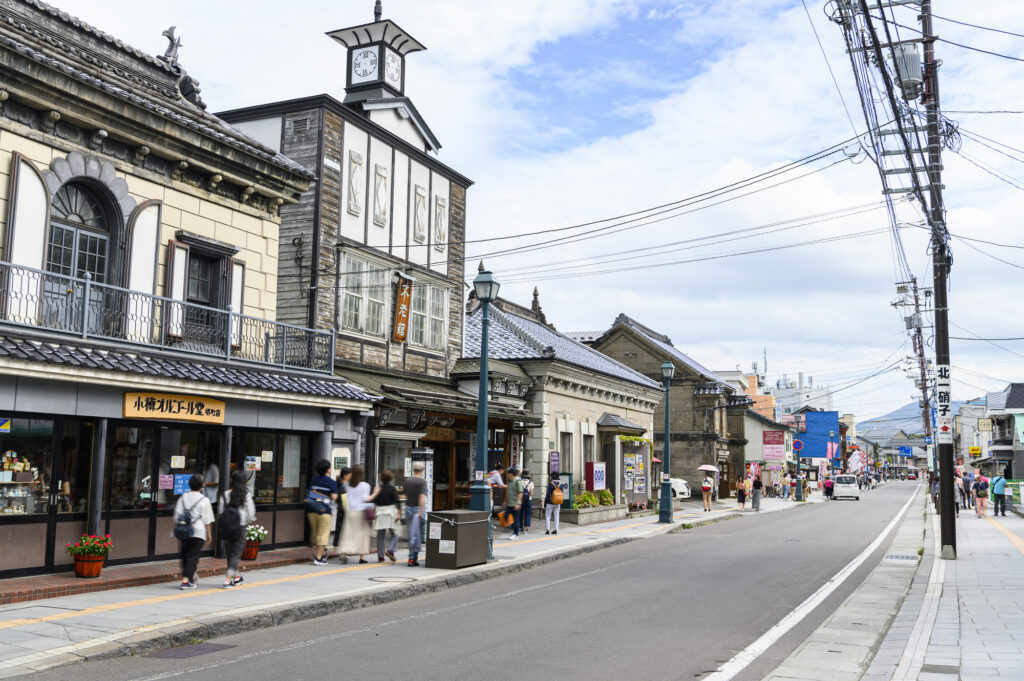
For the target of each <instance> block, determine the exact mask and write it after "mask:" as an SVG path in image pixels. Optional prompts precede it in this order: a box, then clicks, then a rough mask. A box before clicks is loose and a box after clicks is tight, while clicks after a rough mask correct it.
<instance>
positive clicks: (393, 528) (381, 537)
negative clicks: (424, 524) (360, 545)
mask: <svg viewBox="0 0 1024 681" xmlns="http://www.w3.org/2000/svg"><path fill="white" fill-rule="evenodd" d="M394 479H395V474H394V473H392V472H391V471H390V470H388V469H387V468H385V469H384V470H382V471H381V472H380V484H379V485H377V486H376V487H375V488H374V489H373V493H372V494H371V495H370V496H368V497H366V504H367V505H369V504H373V505H374V516H373V529H374V531H375V532H376V533H377V562H378V563H383V562H384V556H387V557H388V559H389V560H391V562H394V561H395V560H397V558H395V549H397V548H398V518H400V517H401V514H400V510H399V506H400V505H401V499H400V498H399V496H398V489H396V488H395V486H394V485H393V484H392V481H393V480H394ZM389 532H390V533H391V536H390V541H388V533H389Z"/></svg>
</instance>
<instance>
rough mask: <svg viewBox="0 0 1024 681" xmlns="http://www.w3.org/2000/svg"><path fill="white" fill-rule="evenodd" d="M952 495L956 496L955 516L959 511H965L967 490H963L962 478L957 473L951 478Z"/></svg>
mask: <svg viewBox="0 0 1024 681" xmlns="http://www.w3.org/2000/svg"><path fill="white" fill-rule="evenodd" d="M953 493H954V494H956V496H957V515H959V514H960V513H959V511H960V509H965V510H966V509H967V490H966V489H964V478H963V475H962V474H960V473H959V472H958V473H957V474H956V475H955V476H954V478H953Z"/></svg>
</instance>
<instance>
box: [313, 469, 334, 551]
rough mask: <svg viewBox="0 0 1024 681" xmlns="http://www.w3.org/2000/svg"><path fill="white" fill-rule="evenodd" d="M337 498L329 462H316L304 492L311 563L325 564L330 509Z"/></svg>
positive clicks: (329, 532) (329, 534) (329, 528)
mask: <svg viewBox="0 0 1024 681" xmlns="http://www.w3.org/2000/svg"><path fill="white" fill-rule="evenodd" d="M337 499H338V483H337V482H335V481H334V479H333V478H331V462H330V461H328V460H327V459H320V460H319V461H317V462H316V477H314V478H313V479H312V480H310V482H309V492H308V493H307V494H306V520H307V521H308V522H309V543H310V545H311V546H312V547H313V565H317V566H320V565H327V543H328V542H329V541H330V540H331V510H332V509H333V506H334V502H335V501H337Z"/></svg>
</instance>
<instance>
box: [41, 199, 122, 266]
mask: <svg viewBox="0 0 1024 681" xmlns="http://www.w3.org/2000/svg"><path fill="white" fill-rule="evenodd" d="M109 259H110V220H109V216H108V214H107V210H106V208H105V206H104V202H103V201H102V200H101V199H100V197H99V196H98V195H97V194H96V192H94V191H93V190H92V189H90V188H89V187H88V186H87V185H85V184H84V183H80V182H69V183H68V184H65V185H64V186H63V187H61V188H60V189H59V190H57V193H56V194H55V195H54V197H53V202H52V204H51V206H50V239H49V242H48V244H47V246H46V270H47V271H48V272H53V273H55V274H62V275H65V276H69V277H77V278H82V277H85V275H86V274H89V275H90V276H91V277H92V279H93V281H95V282H96V283H100V284H102V283H106V281H107V272H108V271H109V270H108V265H109Z"/></svg>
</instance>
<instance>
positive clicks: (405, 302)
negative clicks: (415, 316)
mask: <svg viewBox="0 0 1024 681" xmlns="http://www.w3.org/2000/svg"><path fill="white" fill-rule="evenodd" d="M412 283H413V282H412V279H409V278H408V277H406V276H405V275H403V274H402V273H401V272H399V274H398V296H397V299H396V300H395V330H394V335H393V336H392V337H393V338H394V341H395V342H396V343H404V342H405V338H406V336H408V335H409V306H410V305H412Z"/></svg>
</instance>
